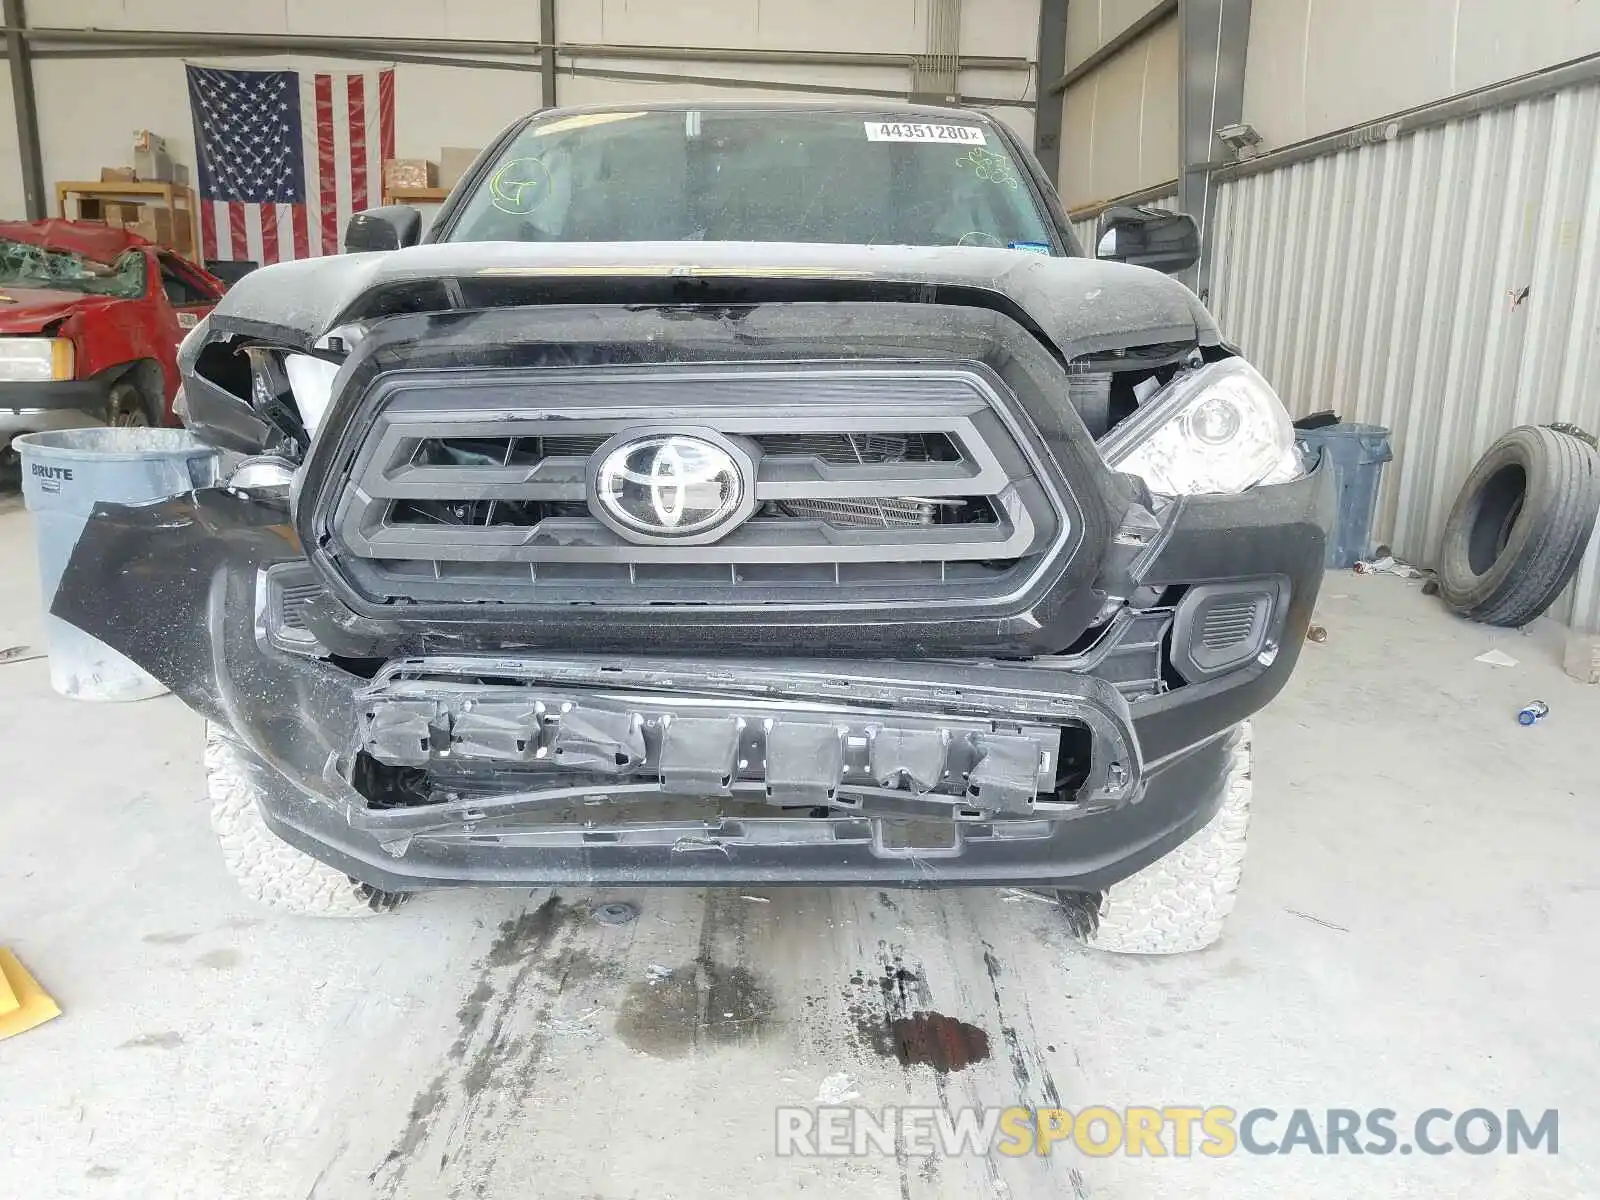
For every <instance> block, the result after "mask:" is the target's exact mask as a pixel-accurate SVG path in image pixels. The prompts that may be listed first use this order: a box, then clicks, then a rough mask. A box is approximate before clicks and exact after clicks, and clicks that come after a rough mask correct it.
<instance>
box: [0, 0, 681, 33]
mask: <svg viewBox="0 0 1600 1200" xmlns="http://www.w3.org/2000/svg"><path fill="white" fill-rule="evenodd" d="M567 2H568V3H569V4H583V3H586V2H594V0H567ZM663 7H667V6H666V5H663ZM28 20H29V23H30V24H33V25H38V26H53V27H57V28H75V29H81V28H84V27H85V26H93V27H95V28H100V29H156V30H177V31H181V32H186V33H191V32H193V31H195V30H197V29H224V30H228V31H229V32H233V33H301V34H327V35H330V36H339V35H350V36H359V37H450V38H469V39H471V38H486V39H495V38H506V39H511V40H514V41H536V40H538V36H539V4H538V0H268V2H263V3H249V2H247V0H33V3H32V4H30V5H29V6H28ZM563 36H567V35H563Z"/></svg>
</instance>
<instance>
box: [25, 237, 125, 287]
mask: <svg viewBox="0 0 1600 1200" xmlns="http://www.w3.org/2000/svg"><path fill="white" fill-rule="evenodd" d="M144 281H145V268H144V255H143V254H141V253H140V252H139V251H137V250H128V251H125V252H124V253H122V254H119V255H118V256H117V259H116V261H115V262H111V263H103V262H98V261H96V260H95V259H92V258H87V257H85V256H84V255H82V254H77V253H73V252H71V251H67V250H50V249H47V248H45V247H43V246H36V245H34V244H33V243H31V242H14V241H12V240H11V239H9V238H0V287H12V288H49V289H52V290H54V291H61V292H83V293H85V294H86V295H91V296H113V297H116V298H117V299H119V300H132V299H135V298H137V297H139V296H141V295H143V294H144Z"/></svg>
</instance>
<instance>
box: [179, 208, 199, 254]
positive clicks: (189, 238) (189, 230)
mask: <svg viewBox="0 0 1600 1200" xmlns="http://www.w3.org/2000/svg"><path fill="white" fill-rule="evenodd" d="M172 248H173V249H174V250H176V251H178V252H179V253H181V254H191V253H198V251H199V248H200V247H199V245H198V244H197V243H196V242H195V240H194V214H193V213H191V212H190V211H189V210H188V209H186V208H179V209H175V210H174V211H173V213H172Z"/></svg>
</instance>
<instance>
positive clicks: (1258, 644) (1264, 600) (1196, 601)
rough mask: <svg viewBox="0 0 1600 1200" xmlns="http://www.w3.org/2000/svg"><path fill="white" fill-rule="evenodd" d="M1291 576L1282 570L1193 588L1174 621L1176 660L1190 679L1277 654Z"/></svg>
mask: <svg viewBox="0 0 1600 1200" xmlns="http://www.w3.org/2000/svg"><path fill="white" fill-rule="evenodd" d="M1288 601H1289V581H1288V580H1287V579H1285V578H1283V577H1282V576H1273V577H1271V578H1268V579H1251V580H1241V581H1239V582H1236V583H1206V584H1201V585H1199V586H1197V587H1192V588H1190V589H1189V590H1188V591H1187V592H1186V593H1184V597H1183V600H1182V601H1181V602H1180V603H1179V604H1178V612H1177V615H1176V616H1175V618H1174V619H1173V624H1172V665H1173V666H1174V667H1176V668H1177V670H1178V674H1180V675H1182V676H1183V678H1184V679H1185V680H1187V681H1188V682H1190V683H1200V682H1202V681H1204V680H1207V679H1214V678H1216V677H1217V676H1218V675H1224V674H1226V673H1227V672H1229V671H1236V670H1238V669H1239V668H1241V667H1243V666H1245V665H1246V664H1248V663H1250V662H1252V661H1255V660H1258V659H1261V658H1262V656H1263V655H1265V656H1267V657H1266V658H1265V660H1264V662H1263V665H1268V664H1270V663H1271V661H1272V659H1273V658H1275V657H1276V656H1277V650H1278V644H1279V638H1280V637H1281V634H1282V629H1283V620H1284V614H1285V613H1286V611H1287V609H1288Z"/></svg>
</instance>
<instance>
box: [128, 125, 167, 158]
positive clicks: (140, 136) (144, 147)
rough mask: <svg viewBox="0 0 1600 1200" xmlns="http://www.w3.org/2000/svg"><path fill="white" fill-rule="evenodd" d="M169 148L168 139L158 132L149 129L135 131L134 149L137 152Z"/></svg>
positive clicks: (150, 151) (149, 152)
mask: <svg viewBox="0 0 1600 1200" xmlns="http://www.w3.org/2000/svg"><path fill="white" fill-rule="evenodd" d="M166 148H167V139H166V138H164V137H162V136H161V135H160V134H158V133H151V132H150V131H149V130H148V129H135V130H134V131H133V149H134V153H136V154H152V153H154V152H156V151H158V150H165V149H166Z"/></svg>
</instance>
